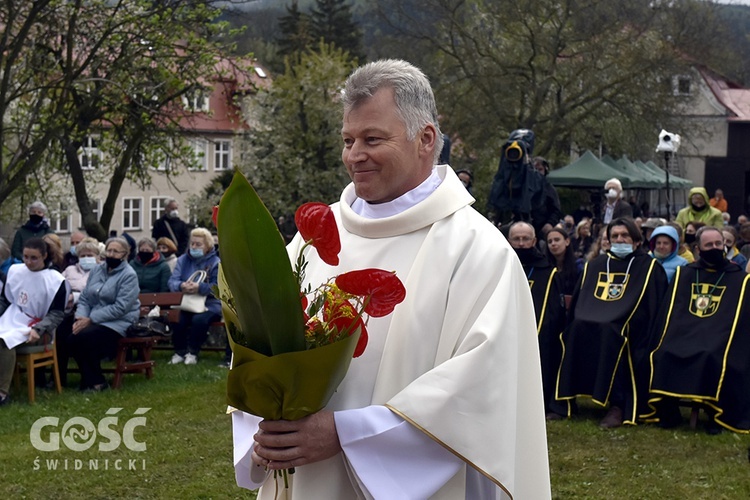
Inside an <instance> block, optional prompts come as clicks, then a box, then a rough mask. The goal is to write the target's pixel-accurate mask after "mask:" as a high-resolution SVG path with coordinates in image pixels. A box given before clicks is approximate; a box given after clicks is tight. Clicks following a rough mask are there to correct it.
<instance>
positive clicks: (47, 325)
mask: <svg viewBox="0 0 750 500" xmlns="http://www.w3.org/2000/svg"><path fill="white" fill-rule="evenodd" d="M48 257H49V253H48V250H47V244H46V243H45V242H44V241H43V240H42V239H41V238H30V239H28V240H26V241H25V242H24V243H23V262H24V265H21V264H16V265H14V266H11V267H10V269H8V276H7V279H6V281H5V285H4V287H3V293H2V295H0V314H2V315H1V316H0V406H2V405H4V404H6V403H7V402H8V400H9V396H8V389H9V388H10V381H11V378H12V377H13V370H14V369H15V366H16V350H15V348H16V347H17V346H19V345H22V344H24V343H34V342H37V341H40V339H41V341H42V342H47V341H48V340H49V339H48V338H42V337H45V334H51V333H52V332H53V331H54V330H55V328H57V325H59V324H60V322H61V321H62V319H63V313H64V310H65V303H66V302H67V299H68V297H67V295H68V290H67V286H66V283H65V278H63V276H62V274H60V273H58V272H57V271H54V270H52V269H50V262H49V261H48Z"/></svg>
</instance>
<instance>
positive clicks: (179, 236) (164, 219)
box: [151, 198, 190, 257]
mask: <svg viewBox="0 0 750 500" xmlns="http://www.w3.org/2000/svg"><path fill="white" fill-rule="evenodd" d="M178 207H179V205H178V204H177V200H175V199H174V198H170V199H168V200H167V201H166V203H165V204H164V214H163V215H162V216H161V217H159V218H158V219H157V220H156V222H154V227H153V228H152V229H151V238H153V240H154V241H158V240H159V238H169V239H170V240H172V241H173V242H174V244H175V245H177V253H176V255H177V256H178V257H179V256H180V255H182V254H184V253H185V252H186V251H187V249H188V245H189V240H190V226H188V224H187V223H186V222H185V221H183V220H182V219H180V213H179V211H178Z"/></svg>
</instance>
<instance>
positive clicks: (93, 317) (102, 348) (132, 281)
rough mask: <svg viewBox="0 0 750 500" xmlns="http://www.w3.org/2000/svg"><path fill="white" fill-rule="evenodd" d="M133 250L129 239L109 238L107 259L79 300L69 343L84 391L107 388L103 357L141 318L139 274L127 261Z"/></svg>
mask: <svg viewBox="0 0 750 500" xmlns="http://www.w3.org/2000/svg"><path fill="white" fill-rule="evenodd" d="M129 252H130V245H129V244H128V242H127V241H126V240H125V239H123V238H110V239H109V240H107V244H106V250H105V255H106V262H105V263H103V264H99V265H97V266H96V267H94V268H93V269H92V270H91V274H90V275H89V279H88V282H87V283H86V287H85V288H84V289H83V291H82V292H81V296H80V297H79V299H78V306H77V307H76V313H75V318H76V319H75V322H74V323H73V335H71V336H70V337H69V338H68V346H69V352H70V355H71V356H73V358H75V360H76V363H77V364H78V368H79V369H80V370H81V385H80V387H81V390H89V389H90V390H94V391H101V390H102V389H106V388H107V383H106V381H105V380H104V375H103V374H102V369H101V364H100V363H101V359H102V358H103V357H105V356H113V355H114V354H115V352H116V350H117V342H118V341H119V340H120V338H121V337H124V336H125V331H126V330H127V329H128V327H129V326H130V325H132V324H133V322H134V321H135V320H137V319H138V316H139V310H140V302H139V301H138V293H139V291H138V277H137V276H136V274H135V271H133V268H132V267H130V265H129V264H128V262H127V255H128V253H129Z"/></svg>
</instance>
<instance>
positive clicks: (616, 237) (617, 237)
mask: <svg viewBox="0 0 750 500" xmlns="http://www.w3.org/2000/svg"><path fill="white" fill-rule="evenodd" d="M609 241H610V242H611V243H630V244H631V245H632V244H633V237H632V236H630V233H629V232H628V228H627V227H625V226H614V227H613V228H612V229H611V230H610V232H609Z"/></svg>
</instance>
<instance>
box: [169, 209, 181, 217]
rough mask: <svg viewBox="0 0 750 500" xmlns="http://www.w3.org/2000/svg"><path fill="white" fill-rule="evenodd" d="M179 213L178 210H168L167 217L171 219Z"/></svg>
mask: <svg viewBox="0 0 750 500" xmlns="http://www.w3.org/2000/svg"><path fill="white" fill-rule="evenodd" d="M179 215H180V212H178V211H177V210H172V211H171V212H169V217H170V218H172V219H176V218H177V217H178V216H179Z"/></svg>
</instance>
